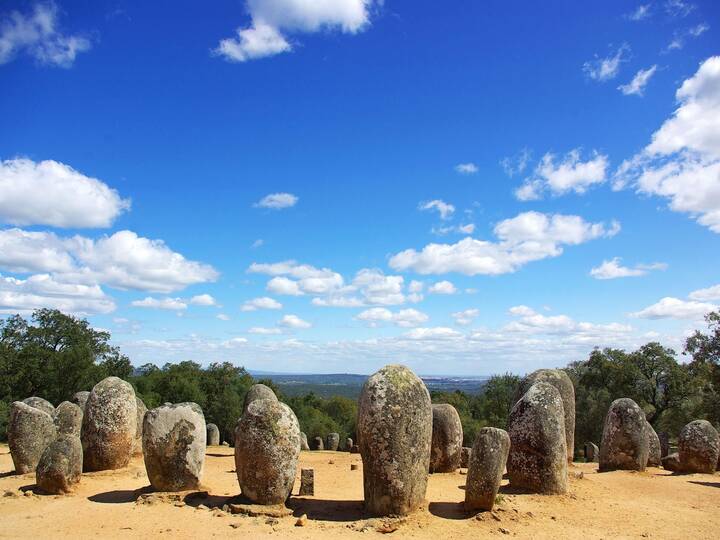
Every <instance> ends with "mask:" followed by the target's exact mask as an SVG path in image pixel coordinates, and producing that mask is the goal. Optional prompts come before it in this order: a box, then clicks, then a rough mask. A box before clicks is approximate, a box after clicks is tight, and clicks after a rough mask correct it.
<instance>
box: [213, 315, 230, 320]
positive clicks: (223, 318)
mask: <svg viewBox="0 0 720 540" xmlns="http://www.w3.org/2000/svg"><path fill="white" fill-rule="evenodd" d="M215 318H217V319H220V320H221V321H229V320H230V317H228V316H227V315H226V314H225V313H218V314H217V315H215Z"/></svg>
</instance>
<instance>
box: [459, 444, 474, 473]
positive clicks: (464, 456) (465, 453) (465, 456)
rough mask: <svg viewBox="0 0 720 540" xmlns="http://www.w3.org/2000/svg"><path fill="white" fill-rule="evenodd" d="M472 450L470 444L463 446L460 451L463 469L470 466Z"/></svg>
mask: <svg viewBox="0 0 720 540" xmlns="http://www.w3.org/2000/svg"><path fill="white" fill-rule="evenodd" d="M471 452H472V448H470V447H469V446H463V447H462V450H461V451H460V467H462V468H463V469H467V468H468V464H469V463H470V453H471Z"/></svg>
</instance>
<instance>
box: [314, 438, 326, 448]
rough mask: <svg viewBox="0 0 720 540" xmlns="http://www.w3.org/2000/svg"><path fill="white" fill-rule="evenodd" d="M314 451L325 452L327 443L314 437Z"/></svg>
mask: <svg viewBox="0 0 720 540" xmlns="http://www.w3.org/2000/svg"><path fill="white" fill-rule="evenodd" d="M312 449H313V450H325V443H324V442H323V439H322V437H314V438H313V444H312Z"/></svg>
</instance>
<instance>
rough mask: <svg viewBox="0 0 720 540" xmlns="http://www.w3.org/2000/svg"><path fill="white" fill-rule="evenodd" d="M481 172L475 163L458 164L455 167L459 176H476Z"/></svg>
mask: <svg viewBox="0 0 720 540" xmlns="http://www.w3.org/2000/svg"><path fill="white" fill-rule="evenodd" d="M479 170H480V169H478V166H477V165H475V164H474V163H458V164H457V165H455V172H457V173H459V174H476V173H477V172H478V171H479Z"/></svg>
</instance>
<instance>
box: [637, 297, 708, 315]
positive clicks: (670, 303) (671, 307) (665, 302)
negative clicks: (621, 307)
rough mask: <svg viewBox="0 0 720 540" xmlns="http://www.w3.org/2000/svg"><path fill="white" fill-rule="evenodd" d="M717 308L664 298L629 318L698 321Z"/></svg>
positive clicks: (689, 301)
mask: <svg viewBox="0 0 720 540" xmlns="http://www.w3.org/2000/svg"><path fill="white" fill-rule="evenodd" d="M717 309H718V306H716V305H714V304H708V303H704V302H697V301H694V300H680V299H679V298H672V297H669V296H666V297H665V298H662V299H661V300H660V301H659V302H657V303H655V304H653V305H651V306H648V307H646V308H645V309H642V310H640V311H637V312H635V313H630V316H631V317H636V318H639V319H693V320H700V319H702V318H703V317H704V316H705V315H707V314H708V313H709V312H711V311H717Z"/></svg>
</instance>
